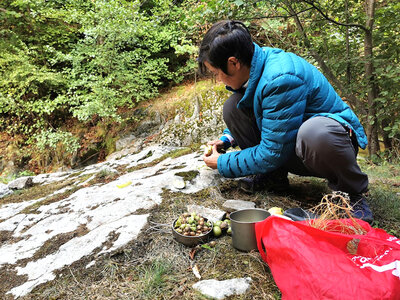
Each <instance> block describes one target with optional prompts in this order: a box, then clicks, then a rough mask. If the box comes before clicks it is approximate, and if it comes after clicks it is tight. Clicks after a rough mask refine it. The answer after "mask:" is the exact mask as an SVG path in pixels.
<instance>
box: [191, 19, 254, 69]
mask: <svg viewBox="0 0 400 300" xmlns="http://www.w3.org/2000/svg"><path fill="white" fill-rule="evenodd" d="M253 53H254V45H253V41H252V39H251V35H250V32H249V30H248V29H247V27H246V26H245V25H244V24H243V23H242V22H239V21H232V20H224V21H219V22H217V23H215V24H214V25H213V26H212V27H211V28H210V29H209V30H208V31H207V33H206V34H205V36H204V38H203V41H202V43H201V45H200V50H199V57H198V59H197V61H198V63H199V69H200V72H201V73H203V74H204V73H205V72H206V70H207V68H206V66H205V65H204V62H206V61H207V62H208V63H209V64H210V65H212V66H213V67H215V68H218V69H221V70H222V71H223V72H224V73H225V74H227V72H228V71H227V63H228V58H229V57H231V56H233V57H236V58H237V59H238V60H239V61H240V62H241V63H243V64H244V65H246V66H248V67H250V66H251V59H252V58H253Z"/></svg>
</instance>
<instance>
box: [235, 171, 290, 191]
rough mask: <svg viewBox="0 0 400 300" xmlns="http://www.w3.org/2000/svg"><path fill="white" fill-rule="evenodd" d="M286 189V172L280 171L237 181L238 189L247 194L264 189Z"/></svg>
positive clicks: (287, 181)
mask: <svg viewBox="0 0 400 300" xmlns="http://www.w3.org/2000/svg"><path fill="white" fill-rule="evenodd" d="M288 187H289V179H288V178H287V172H283V171H281V170H277V171H273V172H270V173H265V174H257V175H252V176H248V177H245V178H242V179H240V180H239V188H240V189H241V190H243V191H244V192H246V193H249V194H253V193H255V192H257V191H261V190H265V189H269V190H271V191H284V190H286V189H287V188H288Z"/></svg>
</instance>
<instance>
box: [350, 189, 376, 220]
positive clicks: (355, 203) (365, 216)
mask: <svg viewBox="0 0 400 300" xmlns="http://www.w3.org/2000/svg"><path fill="white" fill-rule="evenodd" d="M350 205H351V206H352V207H353V210H352V215H353V217H354V218H357V219H361V220H363V221H365V222H368V223H371V222H372V221H373V220H374V217H373V215H372V211H371V209H370V208H369V206H368V203H367V200H366V199H365V196H364V195H363V194H357V195H354V196H350Z"/></svg>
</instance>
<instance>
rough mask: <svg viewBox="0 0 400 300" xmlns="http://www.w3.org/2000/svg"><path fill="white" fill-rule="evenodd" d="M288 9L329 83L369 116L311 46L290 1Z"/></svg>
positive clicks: (352, 104) (287, 4) (353, 105)
mask: <svg viewBox="0 0 400 300" xmlns="http://www.w3.org/2000/svg"><path fill="white" fill-rule="evenodd" d="M285 5H286V7H287V8H288V9H289V12H290V14H291V15H292V16H293V17H294V20H295V22H296V26H297V29H298V30H299V31H300V33H301V35H302V36H303V41H304V45H305V46H306V47H307V49H308V51H309V52H310V54H311V56H312V57H314V59H315V60H316V61H317V63H318V65H319V66H320V68H321V70H322V73H324V75H325V76H326V77H327V79H328V80H329V82H331V83H332V84H333V85H334V86H335V87H336V88H337V89H338V90H339V91H341V93H342V95H341V96H342V97H343V98H344V100H346V101H347V103H348V104H349V105H350V107H351V108H353V109H354V108H355V107H357V109H358V110H359V111H361V112H362V114H363V115H367V110H366V109H365V107H363V106H362V105H360V101H359V100H358V99H357V97H356V96H354V95H353V94H352V93H350V92H348V90H347V89H346V88H345V86H344V85H343V84H342V83H341V82H340V81H339V79H338V78H337V77H336V76H335V75H334V74H333V72H332V70H331V69H330V68H329V67H328V66H327V64H326V63H325V61H324V59H323V57H321V56H320V55H319V53H317V52H316V51H314V49H313V48H312V46H311V43H310V40H309V39H308V37H307V34H306V33H305V31H304V28H303V25H302V24H301V22H300V19H299V17H298V16H297V14H296V11H295V10H294V8H293V7H292V5H291V3H290V1H285Z"/></svg>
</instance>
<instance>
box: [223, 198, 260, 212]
mask: <svg viewBox="0 0 400 300" xmlns="http://www.w3.org/2000/svg"><path fill="white" fill-rule="evenodd" d="M255 207H256V204H255V203H254V202H251V201H244V200H226V201H225V202H224V204H223V205H222V208H223V209H224V210H225V211H227V212H234V211H236V210H240V209H249V208H255Z"/></svg>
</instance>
